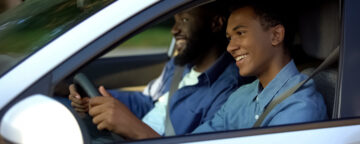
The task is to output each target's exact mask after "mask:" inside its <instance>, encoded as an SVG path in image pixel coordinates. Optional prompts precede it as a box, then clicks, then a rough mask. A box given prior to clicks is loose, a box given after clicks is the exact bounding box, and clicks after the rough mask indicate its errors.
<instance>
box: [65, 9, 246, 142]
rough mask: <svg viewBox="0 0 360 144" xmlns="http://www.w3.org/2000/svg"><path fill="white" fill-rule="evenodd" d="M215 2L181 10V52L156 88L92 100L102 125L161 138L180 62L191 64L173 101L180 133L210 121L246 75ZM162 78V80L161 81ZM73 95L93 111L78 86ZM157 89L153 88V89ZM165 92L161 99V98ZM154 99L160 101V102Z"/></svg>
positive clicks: (80, 106)
mask: <svg viewBox="0 0 360 144" xmlns="http://www.w3.org/2000/svg"><path fill="white" fill-rule="evenodd" d="M219 10H220V9H218V8H217V9H215V4H212V5H206V6H201V7H198V8H194V9H192V10H189V11H186V12H181V13H179V14H176V15H175V22H176V23H175V25H174V26H173V28H172V30H171V32H172V34H173V35H174V37H175V38H176V49H177V50H178V51H179V55H177V56H176V57H175V58H174V59H172V60H170V62H168V63H167V65H166V67H165V68H164V71H163V73H162V75H161V77H160V78H158V79H157V82H155V83H157V85H158V86H155V87H156V90H155V92H151V93H149V95H145V94H144V93H140V92H115V91H111V92H110V93H109V92H107V91H106V90H105V89H104V88H103V87H100V88H99V91H100V93H101V94H102V95H103V96H101V97H96V98H92V99H90V100H89V105H90V106H89V107H90V109H89V114H90V115H91V116H92V117H93V119H92V121H93V122H94V123H95V124H96V125H97V128H98V129H99V130H103V129H107V130H110V131H112V132H114V133H117V134H120V135H122V136H124V137H126V138H129V139H142V138H150V137H158V136H160V135H164V133H165V116H166V115H165V114H166V106H167V104H168V103H167V98H168V97H169V89H170V85H171V81H172V78H173V75H174V68H175V65H179V66H185V70H184V73H183V76H182V80H181V81H180V84H179V89H178V90H177V91H176V92H174V94H173V95H172V97H171V100H170V102H169V104H170V120H171V122H172V124H173V126H174V130H175V134H176V135H181V134H185V133H190V132H191V131H193V130H194V129H195V128H196V127H197V126H198V125H200V124H202V123H204V122H205V121H207V120H210V119H211V117H212V116H213V114H214V113H215V112H216V111H217V110H218V109H219V108H220V107H221V105H222V104H223V103H224V102H225V101H226V99H227V97H228V96H229V95H230V94H231V93H232V92H233V91H234V90H235V89H236V88H237V87H239V86H240V85H241V84H243V83H244V82H245V79H243V78H241V77H240V76H239V75H234V73H237V71H238V69H237V67H236V65H235V63H234V60H233V59H232V57H231V56H230V55H229V54H228V53H226V52H225V49H226V45H227V40H226V37H225V36H224V34H225V26H226V25H225V18H224V16H223V15H221V13H220V11H219ZM159 83H160V84H159ZM70 91H71V93H70V95H69V98H70V99H71V100H72V106H73V107H75V108H76V110H77V111H79V112H86V111H88V102H87V99H86V98H85V99H80V96H79V95H78V93H77V92H76V91H75V89H74V87H73V86H70ZM150 91H153V90H150ZM159 97H160V98H159ZM154 100H158V101H156V102H155V103H154Z"/></svg>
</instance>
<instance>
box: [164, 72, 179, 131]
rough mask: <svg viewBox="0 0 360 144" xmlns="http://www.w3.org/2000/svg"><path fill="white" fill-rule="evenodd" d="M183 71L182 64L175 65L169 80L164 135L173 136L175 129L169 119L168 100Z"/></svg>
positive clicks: (176, 86)
mask: <svg viewBox="0 0 360 144" xmlns="http://www.w3.org/2000/svg"><path fill="white" fill-rule="evenodd" d="M183 73H184V66H175V70H174V75H173V79H172V81H171V86H170V90H169V97H168V101H167V105H166V117H165V136H174V135H175V130H174V126H173V124H172V122H171V120H170V100H171V97H172V95H173V94H174V93H175V91H176V90H178V88H179V83H180V80H181V78H182V75H183Z"/></svg>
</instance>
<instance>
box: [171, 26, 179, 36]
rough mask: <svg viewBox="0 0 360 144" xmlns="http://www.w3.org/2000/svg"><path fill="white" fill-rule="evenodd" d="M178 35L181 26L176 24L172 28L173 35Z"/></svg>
mask: <svg viewBox="0 0 360 144" xmlns="http://www.w3.org/2000/svg"><path fill="white" fill-rule="evenodd" d="M178 33H180V29H179V24H177V23H175V24H174V26H173V27H172V28H171V34H172V35H173V36H175V35H176V34H178Z"/></svg>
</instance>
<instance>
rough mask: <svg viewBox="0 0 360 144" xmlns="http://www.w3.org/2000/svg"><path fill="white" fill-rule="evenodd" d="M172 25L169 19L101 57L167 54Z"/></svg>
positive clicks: (171, 20)
mask: <svg viewBox="0 0 360 144" xmlns="http://www.w3.org/2000/svg"><path fill="white" fill-rule="evenodd" d="M172 24H173V19H172V18H171V19H168V20H166V21H164V22H162V23H160V24H157V25H155V26H152V27H150V28H148V29H146V30H145V31H143V32H141V33H139V34H136V35H135V36H133V37H131V38H130V39H128V40H127V41H125V42H124V43H122V44H120V45H119V46H117V47H116V48H115V49H113V50H112V51H110V52H108V53H107V54H105V55H104V56H103V57H117V56H130V55H144V54H145V55H147V54H155V53H164V52H167V50H168V49H169V46H170V43H171V38H172V35H171V33H170V30H171V27H172Z"/></svg>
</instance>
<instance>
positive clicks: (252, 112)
mask: <svg viewBox="0 0 360 144" xmlns="http://www.w3.org/2000/svg"><path fill="white" fill-rule="evenodd" d="M306 78H307V76H305V75H303V74H300V73H299V72H298V70H297V69H296V66H295V64H294V62H293V61H291V62H289V64H287V65H286V66H285V67H284V68H283V69H282V70H281V71H280V72H279V73H278V74H277V75H276V77H275V78H274V79H273V80H272V81H271V82H270V83H269V84H268V85H267V86H266V87H265V88H264V89H263V90H262V89H261V85H260V83H259V80H255V81H254V82H253V83H251V84H247V85H244V86H242V87H240V88H239V89H238V90H236V91H235V92H234V93H233V94H232V95H231V96H230V97H229V99H228V100H227V101H226V103H225V104H224V105H223V106H222V108H221V109H220V110H219V111H218V112H217V113H216V114H215V116H214V118H213V119H212V120H210V121H208V122H206V123H204V124H203V125H201V126H199V127H198V128H196V129H195V131H194V133H201V132H210V131H224V130H234V129H243V128H251V127H252V126H253V125H254V123H255V122H256V120H257V119H258V118H259V116H260V115H261V114H262V113H263V111H264V109H265V108H266V106H267V105H268V104H269V103H270V102H271V100H272V99H273V98H274V97H277V96H279V95H281V94H282V93H284V92H286V91H287V90H289V89H290V88H292V87H293V86H295V85H296V84H298V83H300V82H301V81H303V80H305V79H306ZM325 119H327V114H326V106H325V103H324V100H323V97H322V95H321V94H320V93H319V92H317V91H316V87H315V84H314V82H313V81H312V80H310V81H308V82H307V83H306V84H305V85H303V86H302V87H301V88H300V89H298V90H297V91H296V92H295V93H294V94H292V95H291V96H289V97H288V98H287V99H285V100H284V101H283V102H281V103H279V104H278V105H277V106H275V107H274V109H273V110H272V111H271V112H270V113H269V114H268V115H267V116H266V118H265V119H264V121H263V122H262V124H261V126H262V127H264V126H271V125H282V124H291V123H302V122H311V121H319V120H325Z"/></svg>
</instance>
